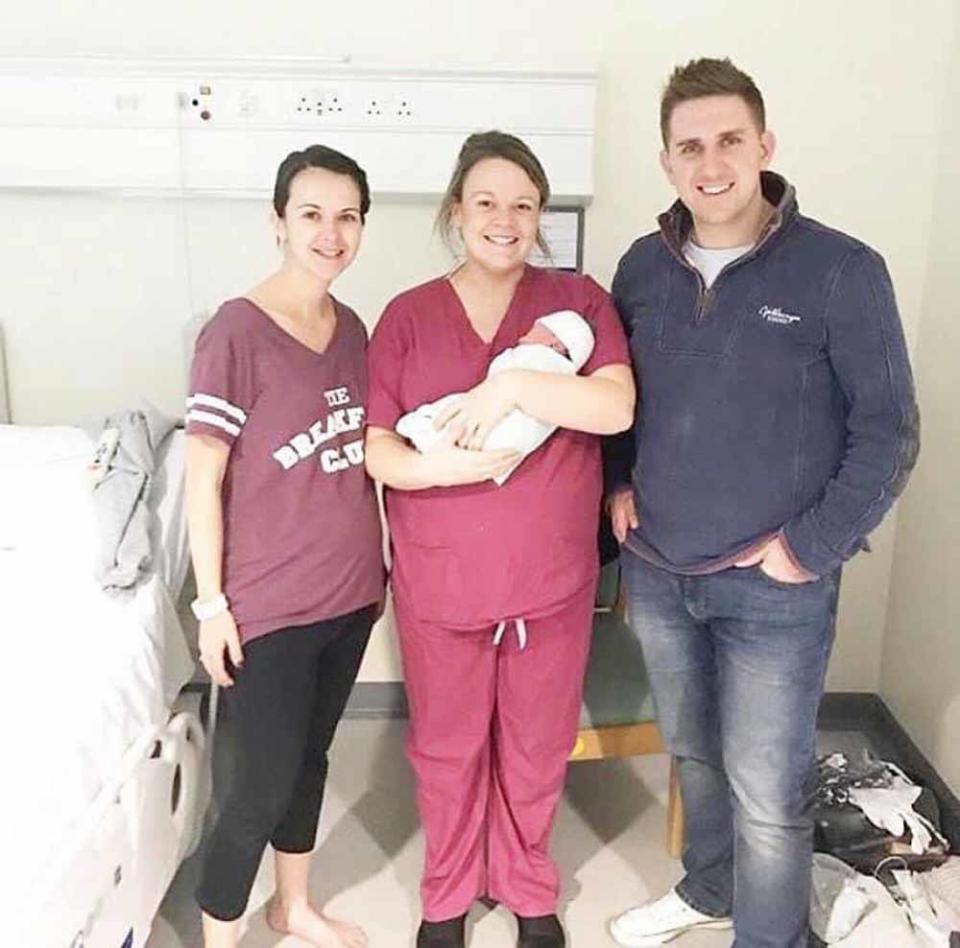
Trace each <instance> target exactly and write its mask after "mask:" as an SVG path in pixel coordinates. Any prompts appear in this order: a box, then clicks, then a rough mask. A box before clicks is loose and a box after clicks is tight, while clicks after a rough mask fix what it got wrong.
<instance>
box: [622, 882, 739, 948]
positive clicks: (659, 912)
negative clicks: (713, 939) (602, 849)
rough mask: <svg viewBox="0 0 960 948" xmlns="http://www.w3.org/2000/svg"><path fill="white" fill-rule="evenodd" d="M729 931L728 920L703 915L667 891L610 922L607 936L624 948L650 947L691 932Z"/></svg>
mask: <svg viewBox="0 0 960 948" xmlns="http://www.w3.org/2000/svg"><path fill="white" fill-rule="evenodd" d="M729 928H733V919H732V918H715V917H714V916H712V915H704V914H703V912H698V911H697V910H696V909H694V908H691V907H690V906H689V905H687V903H686V902H684V901H683V899H681V898H680V896H679V895H677V890H676V889H671V890H670V891H669V892H668V893H667V894H666V895H665V896H663V897H662V898H659V899H657V900H656V901H655V902H647V903H646V904H644V905H639V906H637V908H632V909H628V910H627V911H626V912H624V913H623V915H620V916H618V917H617V918H615V919H614V920H613V921H612V922H611V923H610V934H611V935H612V936H613V940H614V941H615V942H616V943H617V944H618V945H623V946H624V948H650V946H653V945H664V944H666V943H667V942H668V941H672V940H673V939H674V938H677V937H678V936H680V935H682V934H683V933H684V932H689V931H694V930H698V931H700V930H707V931H709V930H714V931H718V930H725V929H729Z"/></svg>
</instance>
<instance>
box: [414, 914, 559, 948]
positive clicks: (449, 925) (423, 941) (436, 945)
mask: <svg viewBox="0 0 960 948" xmlns="http://www.w3.org/2000/svg"><path fill="white" fill-rule="evenodd" d="M466 921H467V916H466V915H460V916H458V917H457V918H448V919H447V920H446V921H443V922H426V921H424V922H421V923H420V930H419V931H418V932H417V948H465V944H466V942H465V941H464V931H465V928H466ZM561 944H562V943H561Z"/></svg>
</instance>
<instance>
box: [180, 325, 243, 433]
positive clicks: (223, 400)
mask: <svg viewBox="0 0 960 948" xmlns="http://www.w3.org/2000/svg"><path fill="white" fill-rule="evenodd" d="M232 329H233V327H231V326H230V324H229V322H228V321H226V320H223V319H218V318H214V319H213V320H211V321H210V322H209V323H208V324H207V325H206V326H205V327H204V329H203V332H201V333H200V337H199V338H198V339H197V347H196V350H195V351H194V354H193V365H192V366H191V369H190V392H189V395H188V396H187V413H186V423H187V434H206V435H212V436H213V437H214V438H218V439H219V440H220V441H223V442H224V443H225V444H228V445H232V444H233V442H234V441H235V440H236V439H237V438H238V437H239V436H240V434H241V433H242V432H243V426H244V425H245V424H246V423H247V416H248V414H249V412H250V409H251V407H252V405H253V402H254V399H255V397H256V383H255V378H254V371H253V359H252V352H251V348H250V345H249V343H247V342H246V340H245V339H244V337H243V335H242V334H238V333H236V332H235V331H231V330H232Z"/></svg>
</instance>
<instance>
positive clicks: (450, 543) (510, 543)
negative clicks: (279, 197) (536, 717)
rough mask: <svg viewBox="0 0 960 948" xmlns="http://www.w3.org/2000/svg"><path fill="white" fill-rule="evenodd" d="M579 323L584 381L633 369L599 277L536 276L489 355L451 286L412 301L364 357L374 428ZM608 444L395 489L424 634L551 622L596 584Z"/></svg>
mask: <svg viewBox="0 0 960 948" xmlns="http://www.w3.org/2000/svg"><path fill="white" fill-rule="evenodd" d="M561 309H572V310H574V311H575V312H577V313H579V314H580V315H581V316H583V317H584V319H586V320H587V322H588V323H589V324H590V327H591V329H592V330H593V333H594V338H595V346H594V350H593V354H592V355H591V357H590V359H589V361H588V362H587V364H586V365H585V366H584V367H583V369H582V370H581V373H580V374H581V375H590V374H591V373H592V372H595V371H596V370H597V369H599V368H601V367H602V366H605V365H614V364H616V365H629V363H630V357H629V350H628V348H627V342H626V338H625V337H624V333H623V329H622V327H621V324H620V320H619V318H618V316H617V313H616V310H615V309H614V307H613V304H612V302H611V300H610V297H609V296H608V295H607V294H606V293H605V292H604V291H603V289H601V288H600V286H599V285H598V284H597V283H596V282H595V281H594V280H592V279H591V278H590V277H587V276H583V275H580V274H572V273H563V272H560V271H555V270H543V269H539V268H536V267H530V266H528V267H526V269H525V271H524V274H523V277H522V278H521V280H520V282H519V283H518V284H517V288H516V290H515V292H514V296H513V299H512V301H511V303H510V307H509V309H508V310H507V313H506V315H505V316H504V319H503V322H502V323H501V324H500V327H499V329H498V330H497V334H496V336H495V337H494V338H493V340H492V342H490V343H486V342H484V341H483V340H482V339H481V338H480V337H479V336H478V335H477V334H476V332H475V331H474V329H473V327H472V326H471V324H470V321H469V319H468V318H467V314H466V312H465V310H464V308H463V305H462V303H461V302H460V298H459V297H458V296H457V294H456V291H455V290H454V288H453V285H452V284H451V283H450V281H449V280H448V279H446V278H440V279H436V280H431V281H430V282H429V283H424V284H423V285H421V286H418V287H415V288H413V289H411V290H408V291H407V292H405V293H401V294H400V295H399V296H397V297H396V298H395V299H393V300H392V301H391V302H390V303H389V305H388V306H387V308H386V310H385V311H384V313H383V316H382V317H381V318H380V322H379V323H378V325H377V327H376V329H375V331H374V333H373V338H372V339H371V340H370V346H369V348H368V351H367V359H368V366H369V378H370V387H369V392H368V401H367V424H369V425H373V426H376V427H380V428H385V429H387V430H393V428H394V425H395V424H396V422H397V420H398V419H399V418H400V416H401V415H403V414H405V413H406V412H408V411H411V410H413V409H415V408H416V407H418V406H419V405H422V404H424V403H425V402H432V401H435V400H436V399H438V398H440V397H442V396H444V395H448V394H449V393H451V392H463V391H466V390H468V389H470V388H473V387H474V386H475V385H477V384H478V383H479V382H481V381H482V380H483V379H484V377H485V376H486V373H487V368H488V366H489V364H490V361H491V360H492V359H493V358H494V357H495V356H497V355H498V354H499V353H501V352H503V350H504V349H508V348H510V347H511V346H515V345H516V344H517V342H518V340H519V339H520V337H521V336H523V335H524V334H525V333H527V332H529V331H530V328H531V327H532V326H533V323H534V322H535V321H536V320H537V319H539V318H540V317H541V316H546V315H547V314H548V313H552V312H555V311H556V310H561ZM601 482H602V478H601V463H600V438H599V436H597V435H592V434H585V433H583V432H579V431H570V430H568V429H564V428H560V429H558V430H557V431H556V432H555V433H554V434H553V435H552V436H551V437H550V439H549V440H548V441H547V442H546V444H544V445H543V446H542V447H541V448H539V449H538V450H537V451H535V452H534V453H533V454H531V455H529V456H528V457H527V458H526V459H525V460H524V461H523V463H522V464H521V465H520V466H519V467H518V468H517V470H516V471H515V472H514V473H513V474H512V475H511V477H510V479H509V480H508V481H507V482H506V483H505V484H504V485H503V486H502V487H498V486H497V485H496V484H495V483H494V482H493V481H492V480H488V481H484V482H483V483H480V484H469V485H465V486H459V487H436V488H430V489H427V490H420V491H402V490H392V489H387V491H386V492H385V493H386V496H385V501H386V511H387V520H388V523H389V526H390V536H391V545H392V549H393V576H392V582H393V588H394V593H395V594H396V595H397V596H398V597H399V598H401V599H402V600H403V601H404V605H405V607H407V608H409V609H411V610H412V611H413V612H414V614H416V615H417V617H418V618H419V619H420V620H421V621H432V622H436V623H439V624H442V625H445V626H448V627H451V628H476V627H477V626H479V625H484V624H488V623H498V622H500V621H501V620H505V619H517V618H537V617H538V616H542V615H546V614H548V613H550V612H552V611H554V610H555V609H557V608H558V607H560V606H562V605H563V604H564V603H566V602H568V601H569V600H570V599H571V598H572V597H574V596H575V595H576V594H577V593H582V592H583V591H584V590H585V589H587V588H589V586H590V585H592V584H593V583H594V582H595V581H596V577H597V572H598V556H597V524H598V518H599V512H600V502H601V492H602V483H601Z"/></svg>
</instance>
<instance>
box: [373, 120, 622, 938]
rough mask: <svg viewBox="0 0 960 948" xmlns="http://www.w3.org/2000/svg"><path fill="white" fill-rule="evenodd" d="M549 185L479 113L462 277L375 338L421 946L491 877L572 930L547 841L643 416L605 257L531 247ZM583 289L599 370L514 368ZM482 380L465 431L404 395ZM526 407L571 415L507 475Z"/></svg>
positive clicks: (377, 436) (396, 316)
mask: <svg viewBox="0 0 960 948" xmlns="http://www.w3.org/2000/svg"><path fill="white" fill-rule="evenodd" d="M548 196H549V186H548V184H547V180H546V177H545V175H544V173H543V169H542V168H541V166H540V163H539V162H538V161H537V159H536V157H535V156H534V155H533V154H532V152H531V151H530V150H529V149H528V148H527V146H526V145H525V144H524V143H523V142H521V141H520V140H519V139H516V138H514V137H513V136H510V135H505V134H502V133H500V132H486V133H483V134H478V135H471V136H470V137H469V138H468V139H467V141H466V143H465V145H464V147H463V149H462V151H461V153H460V159H459V162H458V164H457V167H456V169H455V171H454V174H453V178H452V180H451V183H450V186H449V188H448V190H447V195H446V198H445V199H444V202H443V205H442V206H441V210H440V215H439V223H440V226H441V229H443V230H445V231H447V232H449V231H450V230H451V229H453V227H456V229H457V230H458V232H459V235H460V237H461V238H462V244H463V251H464V260H463V262H462V263H461V265H460V266H458V267H457V269H455V270H454V271H453V273H452V274H450V275H449V276H447V277H443V278H440V279H436V280H432V281H430V282H429V283H426V284H423V285H422V286H418V287H416V288H414V289H412V290H409V291H407V292H406V293H403V294H401V295H400V296H398V297H397V298H396V299H394V300H393V301H392V302H391V303H390V304H389V306H388V307H387V309H386V311H385V312H384V314H383V316H382V317H381V320H380V323H379V324H378V326H377V328H376V330H375V332H374V334H373V338H372V339H371V342H370V348H369V350H368V361H369V365H370V395H369V404H368V409H367V410H368V419H367V420H368V425H369V427H368V429H367V466H368V470H369V471H370V473H371V474H372V475H373V477H375V478H376V479H378V480H380V481H383V483H384V484H385V485H386V487H387V490H386V507H387V519H388V523H389V525H390V533H391V541H392V547H393V552H394V569H393V575H392V580H391V581H392V587H393V593H394V601H395V605H396V615H397V622H398V628H399V637H400V645H401V652H402V656H403V667H404V676H405V680H406V687H407V695H408V698H409V702H410V730H409V736H408V751H409V756H410V760H411V763H412V765H413V768H414V771H415V774H416V778H417V800H418V805H419V809H420V817H421V821H422V823H423V827H424V832H425V835H426V860H425V866H424V874H423V880H422V883H421V897H422V903H423V922H422V924H421V926H420V931H419V934H418V936H417V945H418V946H419V948H428V946H430V948H441V946H443V948H462V946H463V944H464V916H465V914H466V912H467V910H468V909H469V907H470V905H471V904H472V903H473V901H474V900H475V899H476V898H478V897H479V896H484V895H486V896H488V897H490V898H493V899H495V900H497V901H499V902H502V903H503V904H504V905H505V906H507V908H509V909H510V910H512V911H513V912H514V913H515V914H516V915H517V917H518V924H519V932H520V936H519V942H518V944H519V945H520V946H523V948H528V946H534V945H536V946H537V948H560V946H562V945H563V944H564V936H563V930H562V927H561V925H560V923H559V920H558V919H557V916H556V914H555V913H556V901H557V895H558V891H559V880H558V876H557V872H556V869H555V867H554V865H553V862H552V861H551V859H550V857H549V853H548V841H549V834H550V828H551V825H552V822H553V816H554V813H555V810H556V806H557V802H558V799H559V795H560V791H561V789H562V786H563V776H564V772H565V769H566V761H567V758H568V756H569V754H570V751H571V750H572V748H573V744H574V740H575V737H576V730H577V722H578V716H579V711H580V699H581V691H582V683H583V673H584V668H585V664H586V657H587V651H588V647H589V641H590V629H591V617H592V610H593V602H594V594H595V587H596V580H597V573H598V557H597V548H596V536H597V521H598V517H599V512H600V492H601V474H600V444H599V441H600V439H599V437H597V436H598V435H600V434H606V433H613V432H616V431H622V430H624V429H626V428H628V427H629V426H630V425H631V423H632V421H633V405H634V385H633V375H632V372H631V369H630V365H629V363H630V358H629V353H628V350H627V345H626V340H625V339H624V336H623V331H622V329H621V327H620V322H619V320H618V318H617V315H616V312H615V311H614V309H613V306H612V304H611V302H610V299H609V297H608V296H607V294H606V293H604V291H603V290H602V289H601V288H600V287H599V286H598V285H597V284H596V283H595V282H594V281H593V280H591V279H590V278H589V277H584V276H581V275H579V274H571V273H560V272H557V271H551V270H540V269H536V268H534V267H530V266H528V265H527V264H526V258H527V256H528V254H529V253H530V251H531V250H532V249H533V247H534V245H535V243H537V241H538V238H539V236H540V235H539V221H540V212H541V209H542V208H543V206H544V204H545V203H546V201H547V198H548ZM565 309H572V310H574V311H575V312H577V313H579V314H580V315H581V316H583V318H584V319H586V320H587V321H588V323H589V324H590V327H591V329H592V331H593V335H594V338H595V340H596V343H595V348H594V351H593V353H592V355H591V357H590V359H589V361H588V362H587V363H586V365H585V366H584V367H583V369H582V370H581V375H578V376H561V375H554V374H549V373H543V372H532V371H525V370H511V371H506V372H503V373H500V374H496V375H493V376H491V377H490V378H489V379H486V380H484V378H485V376H486V373H487V368H488V366H489V364H490V361H491V359H492V358H493V357H495V356H497V355H498V354H499V353H500V352H502V351H504V350H505V349H507V348H509V347H511V346H514V345H516V343H517V341H518V340H519V339H520V338H521V337H522V336H523V335H524V334H525V333H527V332H529V331H530V329H531V327H532V325H533V323H534V322H535V321H536V320H537V319H538V318H539V317H541V316H545V315H547V314H548V313H551V312H554V311H556V310H565ZM461 391H463V392H467V394H466V396H465V397H464V398H462V399H461V400H460V401H459V402H458V403H457V404H456V407H455V408H454V409H453V410H452V411H450V412H448V413H447V415H446V417H445V418H444V417H443V416H441V419H439V420H440V421H445V420H448V421H449V425H448V427H449V431H450V441H449V443H448V445H447V446H446V447H445V448H442V449H440V450H436V451H434V452H432V453H429V454H418V453H417V452H416V451H415V450H414V449H413V448H412V447H411V446H410V445H409V444H407V443H406V442H405V441H404V440H403V439H402V438H401V437H400V436H399V435H398V434H397V433H396V432H395V431H394V426H395V425H396V423H397V420H398V419H399V418H400V417H401V415H403V414H405V413H406V412H408V411H411V410H412V409H414V408H416V407H417V406H419V405H421V404H423V403H426V402H431V401H434V400H436V399H437V398H439V397H441V396H443V395H446V394H447V393H449V392H461ZM513 409H520V410H521V411H523V412H525V413H526V414H528V415H531V416H533V417H535V418H538V419H540V420H542V421H545V422H548V423H550V424H553V425H557V426H559V427H558V430H557V431H556V432H554V434H553V435H552V436H551V437H550V439H549V440H548V441H547V442H546V443H545V444H544V445H543V446H542V447H540V448H539V449H538V450H537V451H535V452H534V453H532V454H531V455H529V456H528V457H526V458H525V459H524V460H523V461H522V463H521V464H520V465H519V466H518V467H517V469H516V471H515V472H514V473H513V474H512V475H511V476H510V478H509V479H508V480H507V481H506V482H505V483H504V484H503V486H497V485H496V483H494V482H493V481H492V480H490V478H492V477H494V476H496V475H497V474H499V473H502V472H503V471H505V470H508V469H509V468H510V467H512V466H513V464H514V463H516V461H517V458H516V456H515V455H513V454H510V453H508V452H503V451H484V450H482V448H483V444H484V441H485V439H486V436H487V434H488V433H489V432H490V431H491V429H492V428H493V427H494V426H495V425H496V424H497V422H498V421H499V420H500V419H501V418H503V417H504V416H505V415H506V414H507V413H508V412H510V411H511V410H513Z"/></svg>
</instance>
